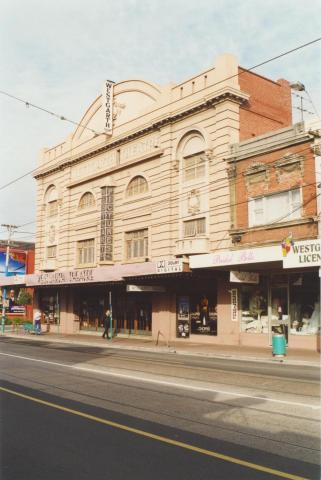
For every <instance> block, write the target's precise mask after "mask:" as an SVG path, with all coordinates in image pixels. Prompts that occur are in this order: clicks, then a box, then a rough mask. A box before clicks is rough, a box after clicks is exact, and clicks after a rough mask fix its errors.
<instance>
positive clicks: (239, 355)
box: [0, 330, 320, 367]
mask: <svg viewBox="0 0 321 480" xmlns="http://www.w3.org/2000/svg"><path fill="white" fill-rule="evenodd" d="M1 337H2V338H4V337H7V338H9V337H10V338H15V339H19V340H23V341H24V340H25V341H35V342H44V343H48V342H49V343H50V342H57V343H65V344H70V345H81V346H87V347H96V348H97V347H98V348H113V349H120V350H133V351H145V352H154V353H163V354H173V355H193V356H199V357H212V358H225V359H231V360H246V361H255V362H263V363H280V362H282V363H286V364H289V365H302V366H303V365H306V366H311V367H320V352H313V351H310V350H303V349H292V348H287V351H286V356H285V357H283V358H281V359H280V358H276V357H273V355H272V347H266V348H262V347H247V346H242V345H213V344H211V345H206V344H203V343H202V344H200V343H192V342H190V341H188V343H187V342H186V341H184V340H183V341H180V340H176V341H172V342H170V344H166V342H164V341H162V340H160V341H159V342H158V343H157V344H156V342H155V340H152V339H151V338H134V337H129V336H127V335H126V336H125V335H124V336H120V335H117V336H116V337H114V338H113V339H112V340H106V339H104V338H102V337H101V335H100V334H83V333H80V334H56V333H44V332H43V333H41V334H40V335H36V334H30V333H26V334H25V333H15V332H13V331H8V330H7V331H6V332H5V333H4V334H3V335H0V338H1Z"/></svg>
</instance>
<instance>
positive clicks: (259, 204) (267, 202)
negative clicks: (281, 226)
mask: <svg viewBox="0 0 321 480" xmlns="http://www.w3.org/2000/svg"><path fill="white" fill-rule="evenodd" d="M301 206H302V201H301V192H300V189H299V188H297V189H295V190H289V191H287V192H281V193H276V194H274V195H267V196H265V197H260V198H254V199H252V200H250V201H249V207H248V208H249V226H250V227H254V226H256V225H266V224H269V223H273V222H286V221H289V220H295V219H296V218H300V217H301V208H300V207H301Z"/></svg>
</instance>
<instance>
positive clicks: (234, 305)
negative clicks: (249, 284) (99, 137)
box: [231, 288, 238, 322]
mask: <svg viewBox="0 0 321 480" xmlns="http://www.w3.org/2000/svg"><path fill="white" fill-rule="evenodd" d="M231 314H232V322H237V320H238V318H237V316H238V315H237V314H238V299H237V289H236V288H232V290H231Z"/></svg>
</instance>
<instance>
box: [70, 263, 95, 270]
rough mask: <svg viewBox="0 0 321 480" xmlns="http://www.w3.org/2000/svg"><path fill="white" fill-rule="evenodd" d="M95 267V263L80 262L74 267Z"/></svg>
mask: <svg viewBox="0 0 321 480" xmlns="http://www.w3.org/2000/svg"><path fill="white" fill-rule="evenodd" d="M95 267H97V264H96V263H81V264H78V265H76V267H75V268H76V269H77V268H95Z"/></svg>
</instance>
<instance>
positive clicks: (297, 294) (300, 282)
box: [290, 273, 320, 335]
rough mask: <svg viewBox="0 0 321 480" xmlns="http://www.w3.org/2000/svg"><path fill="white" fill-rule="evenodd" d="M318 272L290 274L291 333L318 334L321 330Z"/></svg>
mask: <svg viewBox="0 0 321 480" xmlns="http://www.w3.org/2000/svg"><path fill="white" fill-rule="evenodd" d="M318 289H319V281H318V277H317V274H316V273H315V274H313V273H311V274H306V273H301V274H297V275H291V276H290V319H291V326H290V332H291V335H316V334H318V333H319V332H320V294H319V291H318Z"/></svg>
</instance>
